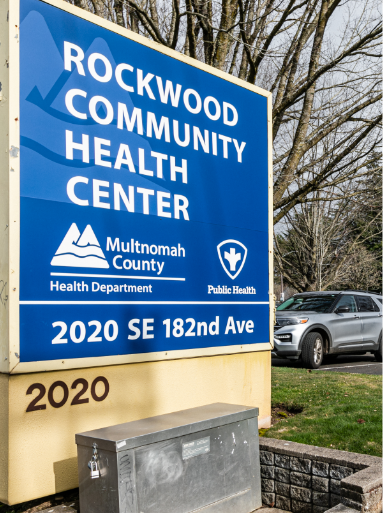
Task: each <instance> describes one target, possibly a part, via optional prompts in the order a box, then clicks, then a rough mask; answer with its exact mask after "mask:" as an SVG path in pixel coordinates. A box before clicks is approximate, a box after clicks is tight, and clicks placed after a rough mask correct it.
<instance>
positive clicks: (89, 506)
mask: <svg viewBox="0 0 383 513" xmlns="http://www.w3.org/2000/svg"><path fill="white" fill-rule="evenodd" d="M76 443H77V450H78V468H79V481H80V509H81V513H152V512H153V513H189V512H199V511H201V513H202V511H203V513H229V512H230V513H250V512H251V511H254V510H255V509H257V508H260V507H261V505H262V501H261V476H260V464H259V439H258V408H252V407H248V406H239V405H234V404H223V403H216V404H210V405H207V406H201V407H199V408H192V409H189V410H183V411H178V412H175V413H169V414H167V415H160V416H157V417H151V418H148V419H143V420H137V421H134V422H128V423H126V424H119V425H117V426H111V427H107V428H102V429H96V430H94V431H88V432H86V433H81V434H77V435H76ZM91 461H92V462H93V463H92V464H91V465H89V466H88V463H90V462H91ZM95 463H96V464H95ZM90 467H92V469H90ZM91 474H92V476H93V477H91Z"/></svg>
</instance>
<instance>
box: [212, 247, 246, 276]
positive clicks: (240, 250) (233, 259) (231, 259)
mask: <svg viewBox="0 0 383 513" xmlns="http://www.w3.org/2000/svg"><path fill="white" fill-rule="evenodd" d="M217 250H218V256H219V260H220V262H221V264H222V267H223V268H224V270H225V272H226V274H227V275H228V276H230V278H231V279H232V280H235V278H236V277H237V276H238V274H239V273H240V272H241V271H242V268H243V266H244V264H245V261H246V257H247V248H246V246H244V245H243V244H242V242H238V241H237V240H232V239H229V240H224V241H223V242H221V243H220V244H218V246H217Z"/></svg>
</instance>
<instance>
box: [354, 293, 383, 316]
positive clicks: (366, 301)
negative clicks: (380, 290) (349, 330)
mask: <svg viewBox="0 0 383 513" xmlns="http://www.w3.org/2000/svg"><path fill="white" fill-rule="evenodd" d="M356 302H357V303H358V308H359V312H379V311H380V310H379V307H378V305H376V304H375V303H374V301H373V300H372V299H371V298H370V296H356Z"/></svg>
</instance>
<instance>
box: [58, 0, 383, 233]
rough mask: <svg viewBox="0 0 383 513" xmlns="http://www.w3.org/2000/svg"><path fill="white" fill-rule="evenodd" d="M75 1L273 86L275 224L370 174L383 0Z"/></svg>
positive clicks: (376, 139) (376, 136)
mask: <svg viewBox="0 0 383 513" xmlns="http://www.w3.org/2000/svg"><path fill="white" fill-rule="evenodd" d="M68 1H70V2H71V3H74V4H75V5H77V6H79V7H82V8H84V9H87V10H89V11H92V12H94V13H95V14H97V15H99V16H102V17H104V18H107V19H109V20H111V21H113V22H115V23H118V24H119V25H122V26H125V27H127V28H130V29H131V30H133V31H135V32H137V33H140V34H142V35H144V36H146V37H148V38H150V39H153V40H154V41H156V42H158V43H160V44H163V45H165V46H167V47H169V48H173V49H176V50H178V51H180V52H183V53H185V54H187V55H189V56H191V57H193V58H196V59H199V60H201V61H203V62H205V63H207V64H210V65H212V66H214V67H216V68H218V69H221V70H223V71H226V72H228V73H231V74H233V75H236V76H238V77H239V78H241V79H243V80H246V81H248V82H250V83H252V84H256V85H259V86H261V87H264V88H265V89H268V90H270V91H272V92H273V98H274V100H273V101H274V106H273V138H274V179H275V186H274V211H275V217H274V220H275V223H278V222H279V221H282V220H283V219H285V218H286V216H287V214H288V213H289V212H290V211H291V210H292V209H294V208H295V207H297V206H299V205H301V204H305V203H307V202H311V201H312V199H313V198H315V192H317V191H324V190H331V191H335V192H336V191H337V193H339V192H340V191H341V190H342V188H344V185H345V184H347V183H348V182H349V181H350V180H355V179H357V178H358V177H360V176H363V175H364V174H365V173H366V170H367V167H366V166H368V165H369V164H370V163H371V155H372V153H373V152H374V151H377V148H378V147H379V145H380V142H381V134H380V128H379V126H380V123H381V112H380V103H379V102H380V99H381V91H380V53H381V50H380V37H381V30H382V27H381V15H380V5H379V3H378V2H377V0H365V1H363V2H356V1H354V0H343V1H341V0H171V1H170V0H68ZM357 193H358V191H353V194H357ZM321 197H322V198H326V199H328V198H329V196H328V195H327V194H326V195H324V196H321Z"/></svg>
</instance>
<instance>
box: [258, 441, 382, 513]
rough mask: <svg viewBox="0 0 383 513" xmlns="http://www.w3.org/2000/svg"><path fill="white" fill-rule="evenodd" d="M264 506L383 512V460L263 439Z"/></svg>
mask: <svg viewBox="0 0 383 513" xmlns="http://www.w3.org/2000/svg"><path fill="white" fill-rule="evenodd" d="M259 444H260V459H261V479H262V502H263V504H264V505H266V506H271V507H275V508H279V509H282V510H285V511H292V512H293V513H324V512H325V511H328V510H330V509H331V508H333V507H336V508H334V512H332V513H336V511H338V510H340V509H341V508H342V507H347V508H351V509H352V510H356V511H359V512H361V513H381V512H382V459H381V458H378V457H376V456H368V455H365V454H357V453H352V452H346V451H337V450H333V449H325V448H322V447H314V446H312V445H304V444H297V443H294V442H287V441H285V440H276V439H273V438H260V442H259Z"/></svg>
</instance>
